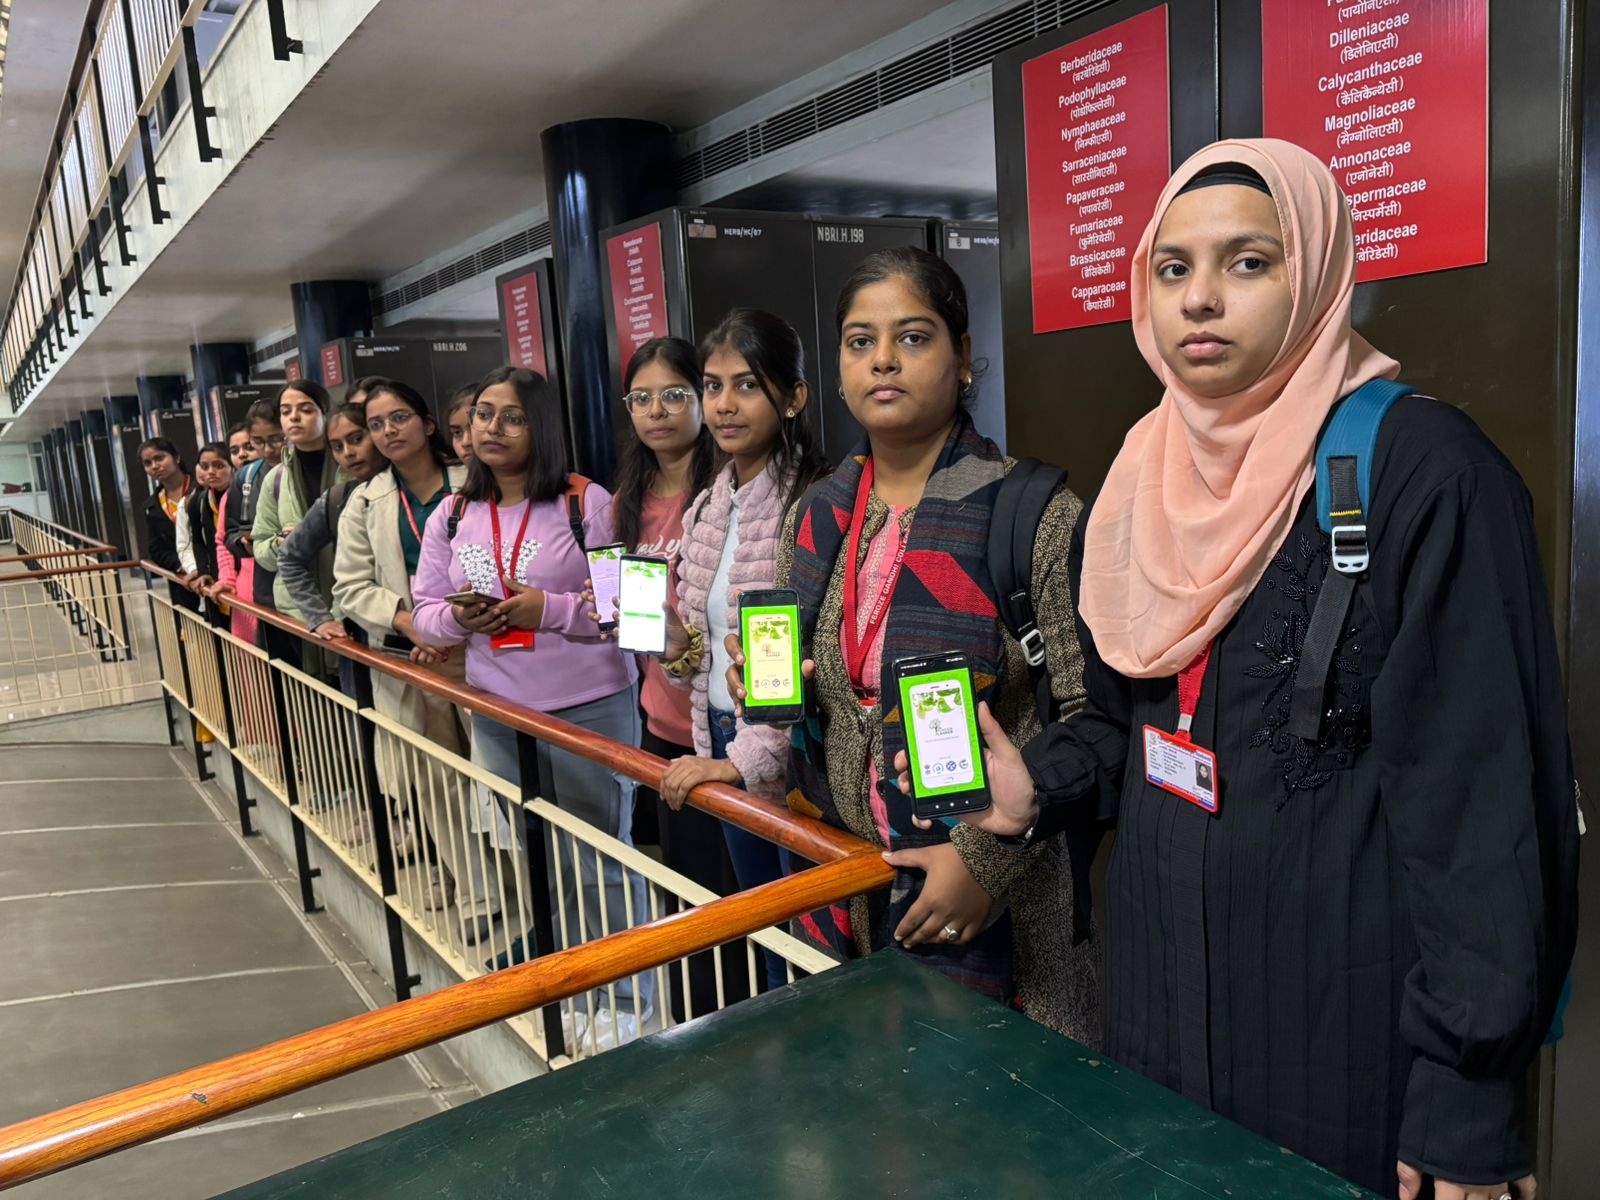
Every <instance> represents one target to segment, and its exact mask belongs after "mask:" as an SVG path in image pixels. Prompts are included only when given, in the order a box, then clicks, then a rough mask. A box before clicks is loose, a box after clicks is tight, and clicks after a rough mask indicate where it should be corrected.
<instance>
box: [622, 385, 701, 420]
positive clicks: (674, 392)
mask: <svg viewBox="0 0 1600 1200" xmlns="http://www.w3.org/2000/svg"><path fill="white" fill-rule="evenodd" d="M697 398H698V397H696V395H695V391H694V389H693V388H686V387H669V388H662V389H661V390H660V391H659V392H655V393H651V392H647V391H645V390H644V389H643V388H640V389H639V390H637V391H632V392H629V393H628V394H627V395H626V396H624V397H623V398H622V402H623V403H624V404H626V405H627V406H628V411H629V412H636V413H645V412H649V411H650V409H651V406H652V405H654V404H655V402H656V401H657V400H660V401H661V407H662V408H664V409H665V410H666V411H667V413H668V415H669V416H677V415H678V414H679V413H681V412H682V411H683V410H684V409H686V408H688V407H689V402H690V401H691V400H695V399H697Z"/></svg>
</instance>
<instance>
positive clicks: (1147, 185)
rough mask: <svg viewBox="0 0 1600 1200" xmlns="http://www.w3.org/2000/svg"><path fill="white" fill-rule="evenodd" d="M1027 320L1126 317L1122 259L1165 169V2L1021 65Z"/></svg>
mask: <svg viewBox="0 0 1600 1200" xmlns="http://www.w3.org/2000/svg"><path fill="white" fill-rule="evenodd" d="M1022 114H1023V135H1024V141H1025V143H1026V146H1027V158H1028V243H1029V254H1030V256H1031V259H1032V269H1033V331H1034V332H1035V333H1048V332H1050V331H1051V330H1055V329H1077V328H1080V327H1082V326H1085V325H1103V324H1106V323H1107V322H1110V321H1126V320H1128V318H1129V317H1130V316H1131V315H1132V312H1131V309H1130V305H1129V301H1128V267H1129V264H1130V262H1131V261H1132V259H1133V252H1134V250H1135V249H1136V248H1137V246H1138V244H1139V238H1140V237H1141V236H1142V235H1143V233H1144V227H1145V226H1146V225H1147V224H1149V222H1150V214H1151V212H1152V211H1153V210H1154V208H1155V203H1156V198H1157V197H1158V196H1160V194H1161V189H1162V188H1163V187H1164V186H1166V182H1167V177H1168V176H1169V175H1170V174H1171V173H1172V120H1171V110H1170V108H1169V106H1168V84H1167V8H1166V5H1161V6H1159V7H1157V8H1152V9H1150V10H1149V11H1148V12H1144V13H1140V14H1139V15H1138V16H1136V17H1130V18H1129V19H1128V20H1126V21H1122V22H1120V23H1118V24H1116V25H1113V26H1111V27H1110V28H1109V29H1105V30H1102V31H1101V32H1100V33H1097V34H1094V35H1093V36H1091V37H1086V38H1082V39H1081V40H1079V41H1076V42H1072V43H1070V44H1068V45H1066V46H1062V47H1061V48H1060V49H1058V50H1052V51H1050V53H1048V54H1041V55H1040V56H1039V57H1038V58H1033V59H1029V60H1028V61H1027V62H1025V63H1023V64H1022Z"/></svg>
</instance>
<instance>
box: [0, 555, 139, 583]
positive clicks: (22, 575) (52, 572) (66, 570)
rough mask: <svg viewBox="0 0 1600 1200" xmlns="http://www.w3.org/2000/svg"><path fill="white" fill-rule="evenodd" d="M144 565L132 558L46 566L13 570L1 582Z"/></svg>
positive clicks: (1, 560)
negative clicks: (119, 560)
mask: <svg viewBox="0 0 1600 1200" xmlns="http://www.w3.org/2000/svg"><path fill="white" fill-rule="evenodd" d="M5 561H7V560H5V559H0V562H5ZM143 565H144V564H142V563H136V562H133V561H131V560H130V561H128V562H108V563H90V564H89V565H88V566H85V567H46V568H45V569H44V570H42V571H12V572H10V573H7V574H0V583H21V582H25V581H27V580H29V579H57V578H59V577H61V576H62V575H88V574H90V573H92V572H94V571H124V570H137V569H138V568H139V567H140V566H143Z"/></svg>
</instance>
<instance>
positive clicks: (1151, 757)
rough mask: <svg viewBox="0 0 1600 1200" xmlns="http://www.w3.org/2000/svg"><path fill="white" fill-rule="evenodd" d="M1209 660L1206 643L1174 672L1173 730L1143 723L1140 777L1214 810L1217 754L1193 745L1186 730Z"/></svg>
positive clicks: (1197, 704) (1217, 794)
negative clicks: (1175, 710) (1175, 715)
mask: <svg viewBox="0 0 1600 1200" xmlns="http://www.w3.org/2000/svg"><path fill="white" fill-rule="evenodd" d="M1210 663H1211V645H1210V644H1209V643H1208V644H1207V645H1206V648H1205V649H1204V650H1202V651H1201V652H1200V657H1199V658H1197V659H1195V660H1194V661H1193V662H1192V663H1190V664H1189V665H1188V666H1187V667H1185V668H1184V669H1183V671H1182V672H1181V673H1180V674H1179V675H1178V731H1177V733H1167V732H1166V731H1164V730H1161V729H1157V728H1156V727H1155V726H1154V725H1146V726H1145V727H1144V777H1145V779H1147V780H1148V781H1149V782H1150V783H1151V784H1153V785H1155V786H1156V787H1158V788H1161V789H1162V790H1164V791H1168V792H1171V793H1172V794H1173V795H1174V796H1181V797H1183V799H1185V800H1187V801H1188V802H1189V803H1190V804H1193V805H1196V806H1198V807H1200V808H1203V809H1205V811H1206V812H1208V813H1215V812H1216V811H1217V807H1218V804H1219V803H1220V794H1221V793H1220V790H1219V789H1220V783H1221V776H1220V775H1219V774H1218V773H1217V756H1216V755H1215V754H1213V753H1212V752H1211V751H1210V750H1207V749H1205V748H1204V747H1201V746H1197V745H1195V743H1194V738H1193V736H1192V735H1191V732H1190V731H1191V729H1192V727H1193V725H1194V714H1195V712H1196V710H1198V709H1199V707H1200V686H1201V684H1202V683H1204V681H1205V677H1206V667H1207V666H1209V665H1210Z"/></svg>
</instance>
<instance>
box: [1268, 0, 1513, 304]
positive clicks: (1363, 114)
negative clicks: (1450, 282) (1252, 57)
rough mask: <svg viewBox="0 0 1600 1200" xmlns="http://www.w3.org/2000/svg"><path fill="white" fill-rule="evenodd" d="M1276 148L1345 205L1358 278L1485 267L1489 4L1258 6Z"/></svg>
mask: <svg viewBox="0 0 1600 1200" xmlns="http://www.w3.org/2000/svg"><path fill="white" fill-rule="evenodd" d="M1261 49H1262V71H1261V93H1262V116H1263V128H1264V129H1265V131H1266V134H1267V136H1268V137H1275V138H1283V139H1284V140H1285V141H1290V142H1297V143H1299V144H1300V145H1302V146H1304V147H1305V148H1306V149H1308V150H1310V151H1311V152H1312V153H1314V154H1316V155H1317V157H1318V158H1320V159H1322V161H1323V162H1325V163H1327V164H1328V166H1329V167H1330V168H1331V169H1332V171H1333V174H1334V177H1335V178H1336V179H1338V181H1339V186H1341V187H1342V188H1344V191H1345V194H1346V195H1347V196H1348V197H1349V198H1350V214H1351V216H1352V217H1353V218H1354V220H1355V230H1356V259H1357V264H1358V270H1357V278H1358V279H1361V280H1371V279H1392V278H1394V277H1395V276H1397V275H1415V274H1418V273H1420V272H1423V271H1443V270H1446V269H1448V268H1450V267H1464V266H1470V265H1473V264H1475V263H1482V262H1487V261H1488V259H1489V0H1329V2H1328V3H1326V4H1308V3H1306V0H1261Z"/></svg>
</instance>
